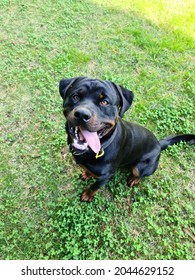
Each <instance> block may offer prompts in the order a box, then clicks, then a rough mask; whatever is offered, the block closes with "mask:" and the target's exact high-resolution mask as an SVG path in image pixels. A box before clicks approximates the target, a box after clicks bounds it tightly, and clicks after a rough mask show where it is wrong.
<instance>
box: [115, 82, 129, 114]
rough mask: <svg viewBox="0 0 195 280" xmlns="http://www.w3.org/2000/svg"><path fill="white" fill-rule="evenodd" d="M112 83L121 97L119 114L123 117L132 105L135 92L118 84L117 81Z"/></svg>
mask: <svg viewBox="0 0 195 280" xmlns="http://www.w3.org/2000/svg"><path fill="white" fill-rule="evenodd" d="M112 84H113V85H114V86H115V88H116V90H117V92H118V94H119V97H120V104H119V116H120V117H121V118H122V117H123V115H124V113H125V112H126V111H127V110H128V109H129V108H130V107H131V104H132V102H133V98H134V93H133V92H132V91H131V90H128V89H126V88H124V87H123V86H119V85H116V84H115V83H112Z"/></svg>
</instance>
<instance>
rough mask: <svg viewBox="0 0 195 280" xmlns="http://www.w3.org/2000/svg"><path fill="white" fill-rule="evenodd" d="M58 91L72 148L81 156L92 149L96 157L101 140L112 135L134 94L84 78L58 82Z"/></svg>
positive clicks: (108, 82) (112, 85)
mask: <svg viewBox="0 0 195 280" xmlns="http://www.w3.org/2000/svg"><path fill="white" fill-rule="evenodd" d="M59 91H60V94H61V96H62V98H63V100H64V102H63V107H64V115H65V117H66V119H67V124H68V133H69V135H70V137H71V139H72V147H73V148H74V149H75V150H77V151H82V152H83V151H87V150H89V148H91V149H92V150H93V151H94V152H95V153H98V152H99V151H100V148H101V143H100V142H101V139H103V138H104V137H106V136H108V135H109V134H110V133H111V131H112V130H113V129H114V127H115V125H116V122H117V119H118V118H119V117H122V116H123V115H124V113H125V111H126V110H127V109H128V108H129V107H130V106H131V103H132V101H133V92H131V91H129V90H127V89H125V88H123V87H121V86H118V85H116V84H114V83H112V82H110V81H101V80H98V79H91V78H86V77H78V78H72V79H63V80H61V81H60V84H59Z"/></svg>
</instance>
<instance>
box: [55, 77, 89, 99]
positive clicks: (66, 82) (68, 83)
mask: <svg viewBox="0 0 195 280" xmlns="http://www.w3.org/2000/svg"><path fill="white" fill-rule="evenodd" d="M83 78H84V77H76V78H69V79H62V80H61V81H60V83H59V92H60V95H61V97H62V98H63V99H65V97H66V93H67V91H68V89H69V88H71V87H72V86H73V84H74V83H75V82H76V81H77V80H79V79H83Z"/></svg>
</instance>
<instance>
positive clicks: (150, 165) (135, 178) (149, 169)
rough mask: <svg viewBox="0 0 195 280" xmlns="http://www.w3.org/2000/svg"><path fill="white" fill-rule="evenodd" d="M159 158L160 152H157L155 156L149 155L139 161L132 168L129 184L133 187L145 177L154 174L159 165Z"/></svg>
mask: <svg viewBox="0 0 195 280" xmlns="http://www.w3.org/2000/svg"><path fill="white" fill-rule="evenodd" d="M159 158H160V154H157V155H156V156H155V157H152V158H151V157H149V158H147V159H144V160H143V161H140V162H138V163H137V164H136V165H135V166H134V167H133V168H132V175H131V176H130V177H129V179H128V186H129V187H133V186H135V185H136V184H138V183H139V182H140V180H141V179H142V178H143V177H145V176H150V175H151V174H153V173H154V172H155V171H156V169H157V167H158V162H159Z"/></svg>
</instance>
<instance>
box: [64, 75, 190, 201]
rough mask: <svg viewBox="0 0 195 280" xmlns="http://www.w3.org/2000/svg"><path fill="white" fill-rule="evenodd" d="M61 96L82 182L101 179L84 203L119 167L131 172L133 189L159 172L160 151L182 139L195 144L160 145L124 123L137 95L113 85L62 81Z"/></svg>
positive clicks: (149, 134)
mask: <svg viewBox="0 0 195 280" xmlns="http://www.w3.org/2000/svg"><path fill="white" fill-rule="evenodd" d="M59 92H60V94H61V97H62V98H63V108H64V111H63V112H64V116H65V118H66V120H67V121H66V132H67V135H68V144H69V146H70V151H71V152H72V154H73V156H74V158H75V160H76V163H77V164H79V165H80V166H81V167H83V168H84V170H85V171H84V172H83V174H82V178H83V179H85V180H86V179H90V178H91V177H94V178H96V181H95V183H94V184H92V185H91V186H90V187H89V188H88V189H86V190H85V191H84V192H83V193H82V194H81V201H88V202H91V201H92V200H93V198H94V196H95V193H96V192H97V191H98V189H99V188H100V187H102V186H104V185H105V184H106V183H107V182H108V181H109V180H110V178H111V177H112V176H113V174H114V173H115V171H116V169H117V168H119V167H127V168H129V170H130V171H131V176H130V177H129V179H128V185H129V186H131V187H132V186H134V185H135V184H137V183H139V182H140V179H141V178H143V177H144V176H149V175H151V174H153V173H154V172H155V170H156V169H157V167H158V163H159V158H160V154H161V151H162V150H164V149H166V148H167V147H168V146H169V145H173V144H176V143H178V142H180V141H187V142H189V144H194V143H195V134H182V135H177V136H169V137H166V138H164V139H162V140H160V141H158V140H157V138H156V137H155V136H154V134H153V133H152V132H150V131H149V130H148V129H146V128H144V127H142V126H140V125H138V124H134V123H130V122H127V121H125V120H123V119H122V117H123V115H124V113H125V112H126V111H127V109H129V108H130V106H131V104H132V101H133V97H134V94H133V92H132V91H130V90H128V89H126V88H124V87H123V86H120V85H117V84H115V83H113V82H111V81H103V80H99V79H94V78H88V77H75V78H69V79H62V80H61V81H60V83H59Z"/></svg>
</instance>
